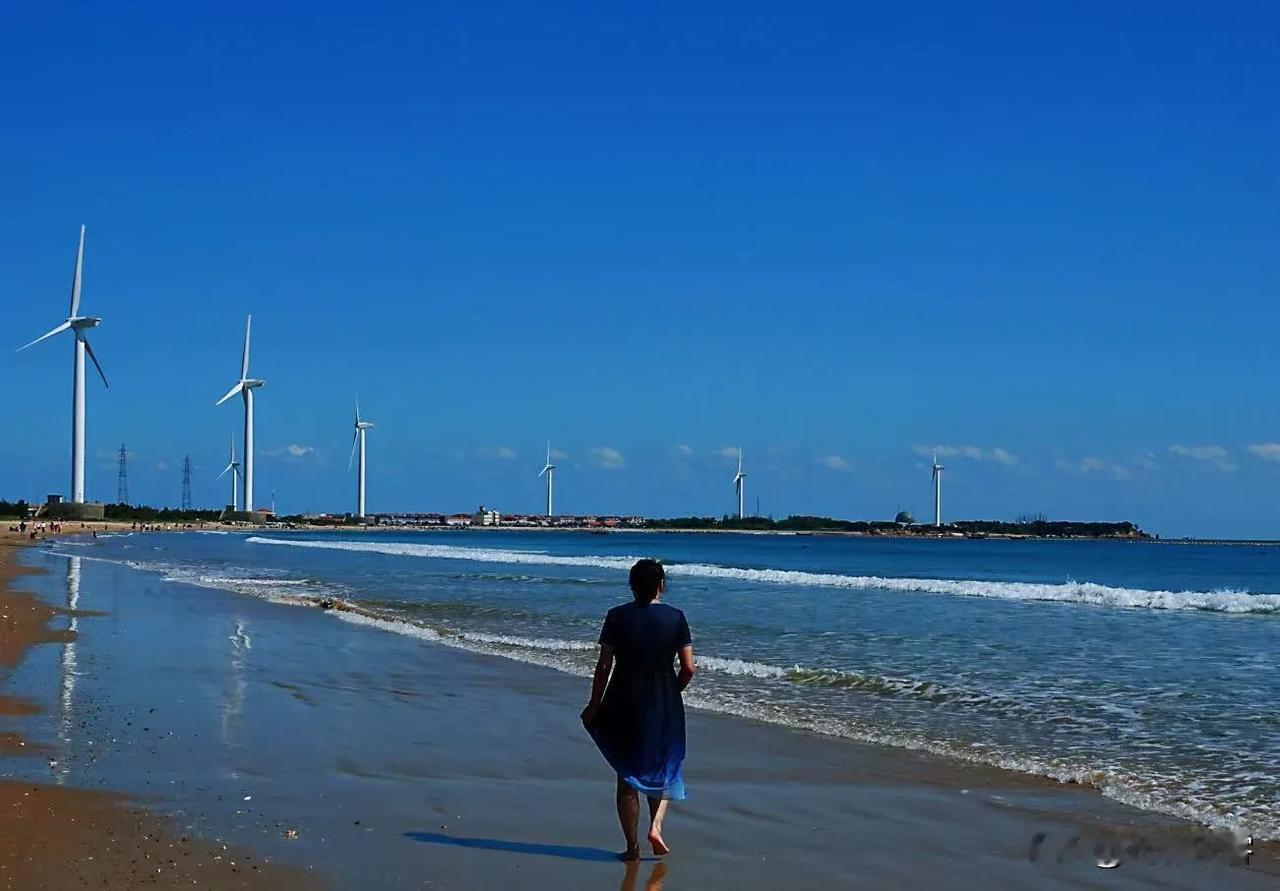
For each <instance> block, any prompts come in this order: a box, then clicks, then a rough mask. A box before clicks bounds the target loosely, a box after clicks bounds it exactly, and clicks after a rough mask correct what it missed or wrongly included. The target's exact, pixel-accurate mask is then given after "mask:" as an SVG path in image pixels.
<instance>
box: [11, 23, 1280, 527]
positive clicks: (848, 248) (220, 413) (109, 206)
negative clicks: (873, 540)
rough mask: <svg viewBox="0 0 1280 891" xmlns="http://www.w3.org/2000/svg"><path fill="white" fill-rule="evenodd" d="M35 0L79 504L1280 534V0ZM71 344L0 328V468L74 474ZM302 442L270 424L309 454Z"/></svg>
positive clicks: (16, 148)
mask: <svg viewBox="0 0 1280 891" xmlns="http://www.w3.org/2000/svg"><path fill="white" fill-rule="evenodd" d="M269 6H272V7H273V8H271V9H264V8H262V7H261V5H260V4H252V5H251V4H238V3H227V4H222V5H220V6H218V7H216V8H214V7H210V8H209V9H207V10H201V9H197V8H195V7H183V8H175V7H173V6H172V5H171V4H158V3H156V4H152V3H137V4H131V5H129V6H128V8H127V9H124V8H120V9H112V8H105V7H101V6H99V7H83V6H81V5H78V4H77V5H71V4H65V3H56V2H55V3H47V4H27V5H26V6H25V7H23V8H21V9H15V10H13V11H11V12H10V13H9V17H8V20H7V22H6V27H5V29H4V30H3V32H2V33H0V100H2V101H0V108H3V115H4V118H3V127H2V128H0V194H3V204H4V213H3V214H0V307H2V308H3V318H4V322H5V324H4V328H3V330H5V331H6V332H8V338H9V340H10V341H11V342H12V345H13V347H15V348H16V347H17V346H19V345H20V344H22V343H24V342H26V341H27V340H29V339H31V338H33V337H35V336H37V335H38V334H40V333H42V332H44V331H45V330H47V329H48V328H50V327H52V326H53V325H54V324H56V323H57V322H59V321H60V320H61V319H62V318H63V316H64V315H65V311H66V306H67V302H66V301H67V296H66V295H67V289H68V282H69V278H70V272H71V264H72V258H73V253H74V244H75V236H76V230H77V227H78V225H79V224H80V223H82V222H83V223H85V224H87V226H88V237H87V247H86V260H85V287H84V310H85V311H86V312H88V313H91V314H95V315H100V316H102V317H103V318H104V323H103V326H102V328H101V329H99V331H97V332H96V336H95V338H94V344H95V347H96V348H97V351H98V354H99V356H100V358H101V359H102V361H103V363H104V365H105V367H106V369H107V372H108V374H109V376H110V378H111V382H112V386H111V389H110V390H109V391H103V389H102V387H101V385H100V384H98V383H91V385H90V390H89V426H88V439H89V454H90V463H89V470H88V489H89V494H90V496H91V497H97V498H107V499H113V498H114V495H115V484H116V478H115V457H114V453H115V450H116V449H118V448H119V445H120V443H121V442H122V441H123V442H126V443H127V444H128V447H129V450H130V452H131V454H132V461H131V465H130V488H131V495H132V497H133V499H134V500H142V501H147V502H152V503H159V502H169V503H174V502H176V501H177V499H178V495H179V489H180V473H179V467H180V465H181V461H182V456H183V455H184V454H185V453H190V454H191V457H192V460H193V462H194V463H195V465H196V475H195V495H196V500H197V501H200V502H205V503H209V504H214V503H219V504H220V503H221V502H222V501H223V500H225V496H224V488H225V487H224V486H223V485H222V483H221V482H214V480H213V477H214V476H215V475H216V473H217V472H218V471H219V470H220V469H221V467H222V465H223V464H224V463H225V457H224V456H225V452H226V442H227V439H228V437H229V435H230V434H231V433H233V432H235V431H238V429H239V411H238V408H237V407H236V406H234V405H230V404H228V405H223V406H221V407H218V408H214V406H213V402H214V400H215V399H217V398H218V396H220V395H221V394H222V393H223V392H225V390H226V389H227V388H228V387H229V386H230V385H231V384H232V383H233V382H234V379H235V377H236V371H237V363H238V360H239V340H240V337H241V333H242V330H243V324H244V316H245V314H246V313H248V312H252V313H253V314H254V335H255V338H254V340H255V350H254V362H253V370H254V373H255V374H256V375H259V376H261V377H264V378H266V379H267V381H268V383H267V386H266V388H265V389H264V390H262V391H260V394H259V399H258V417H259V424H258V442H259V446H260V450H261V451H260V454H259V460H258V489H259V492H258V494H259V498H258V501H259V503H260V504H261V503H265V502H266V500H267V499H268V498H269V493H270V492H271V491H272V490H275V491H276V492H277V493H278V498H279V503H280V507H281V508H282V509H286V510H324V509H349V508H350V507H351V502H353V500H354V494H353V489H354V482H353V479H352V477H351V475H350V474H348V472H347V466H346V465H347V454H348V449H349V445H350V436H351V432H350V423H351V412H352V401H353V399H354V396H355V394H356V393H357V392H358V393H359V394H360V397H361V402H362V405H363V407H364V408H365V410H366V413H367V415H368V416H369V417H370V418H371V419H372V420H374V421H375V422H376V423H377V425H378V426H377V427H376V428H375V429H374V430H373V431H371V433H370V440H369V442H370V481H369V487H370V488H369V507H370V509H371V510H385V509H414V508H418V509H446V510H456V509H471V508H473V507H474V506H475V505H476V504H478V503H481V502H483V503H485V504H487V505H491V506H494V507H498V508H499V509H503V510H507V511H522V510H529V511H533V510H536V509H537V508H538V506H539V504H540V498H541V495H540V493H541V487H540V483H539V481H538V480H537V479H536V477H535V474H536V472H537V470H538V469H539V467H540V466H541V451H542V448H543V442H544V440H545V439H546V437H548V436H550V437H551V438H552V440H553V441H554V444H555V446H556V447H557V449H558V450H560V451H562V452H563V453H564V455H565V457H563V458H561V459H559V463H560V465H561V468H562V469H561V473H560V478H559V480H558V483H559V486H558V488H559V490H560V496H559V498H558V503H559V505H560V506H561V507H562V508H563V510H565V511H569V512H591V511H617V512H628V513H630V512H640V513H652V514H670V513H690V512H696V513H723V512H725V511H727V510H729V508H730V506H731V503H732V484H731V479H732V475H733V468H732V461H731V459H729V458H726V457H724V456H723V455H721V454H720V451H721V450H722V449H724V448H725V447H727V446H737V445H739V444H741V445H742V446H743V447H744V448H745V449H746V452H747V463H748V466H747V470H748V472H749V474H750V478H749V480H748V500H749V502H751V503H752V504H754V501H755V499H756V498H757V497H758V498H759V499H760V507H761V509H762V510H763V511H764V512H766V513H773V514H776V515H784V514H787V513H793V512H795V513H821V514H836V515H841V516H856V517H887V516H891V515H892V514H893V512H894V510H895V509H896V508H898V507H899V506H902V507H906V508H910V509H914V510H915V511H916V512H917V514H921V515H923V514H925V513H926V512H927V509H928V503H929V494H928V490H929V476H928V470H927V463H928V461H927V458H925V457H922V455H921V453H920V451H921V449H922V447H924V448H927V447H931V446H934V445H940V446H943V447H944V448H943V451H944V453H945V454H946V460H945V462H944V463H946V465H947V471H946V474H947V476H946V490H945V492H946V499H945V500H946V508H947V510H946V512H947V514H948V515H949V516H951V517H954V518H959V517H995V518H1008V517H1013V516H1016V515H1018V514H1022V513H1028V512H1042V513H1045V514H1048V515H1050V516H1053V517H1062V518H1080V519H1086V518H1099V519H1124V518H1128V519H1133V520H1135V521H1137V522H1139V523H1141V524H1143V525H1144V526H1146V527H1148V528H1150V529H1153V530H1155V531H1159V532H1162V533H1164V534H1169V535H1174V534H1214V535H1248V536H1262V535H1271V536H1280V525H1278V524H1280V521H1278V520H1277V518H1276V514H1275V512H1274V509H1273V507H1272V506H1271V505H1273V504H1274V503H1275V501H1276V500H1277V498H1278V497H1280V446H1277V445H1275V444H1277V443H1280V407H1278V404H1277V398H1276V394H1275V388H1274V383H1273V381H1274V379H1275V377H1276V372H1277V370H1278V369H1277V365H1278V364H1280V363H1278V361H1277V359H1276V356H1275V337H1276V335H1275V332H1276V331H1277V326H1278V324H1280V309H1278V308H1277V307H1278V305H1280V304H1278V303H1277V300H1276V296H1277V294H1276V290H1277V289H1276V282H1277V280H1278V276H1277V273H1280V261H1278V259H1277V258H1278V257H1280V251H1277V244H1278V239H1277V236H1280V214H1277V210H1276V208H1277V207H1280V201H1278V200H1277V199H1280V184H1278V183H1277V171H1280V168H1278V167H1277V165H1276V163H1275V159H1276V158H1277V157H1280V123H1278V122H1277V118H1276V115H1275V114H1274V95H1273V94H1274V86H1275V84H1276V83H1277V82H1280V70H1277V69H1278V68H1280V62H1278V61H1277V59H1278V58H1280V57H1277V55H1276V54H1275V52H1274V46H1273V41H1272V35H1274V33H1275V31H1276V27H1277V26H1278V25H1280V12H1277V11H1276V10H1275V8H1274V7H1273V6H1270V5H1266V4H1261V3H1257V4H1249V3H1242V4H1234V5H1232V7H1231V8H1230V10H1229V11H1228V10H1226V9H1218V8H1209V7H1205V6H1204V5H1202V4H1181V3H1161V4H1155V3H1150V4H1126V5H1125V6H1124V8H1123V9H1116V8H1115V5H1114V4H1101V3H1098V4H1079V3H1077V4H1054V5H1044V4H1032V5H1028V4H1014V3H1008V4H984V5H982V8H981V9H974V8H971V7H970V5H959V4H951V3H940V4H933V3H917V4H911V5H909V6H902V5H893V4H888V5H886V4H874V5H871V4H850V3H841V4H830V5H810V4H787V5H782V6H779V5H777V4H758V5H757V4H743V3H735V4H719V3H712V4H701V5H698V6H697V7H696V8H690V6H689V5H688V4H674V3H672V4H667V3H657V4H651V5H649V6H648V7H646V8H645V9H644V10H643V11H639V10H636V11H627V10H621V9H605V8H601V6H600V5H598V4H539V5H535V4H510V5H508V4H501V3H498V4H495V3H483V2H481V3H468V4H453V3H450V4H432V3H425V4H423V3H415V4H359V5H357V4H349V3H337V4H335V3H321V4H308V5H305V6H303V5H298V6H295V7H293V8H289V7H288V6H286V5H278V4H270V5H269ZM70 352H71V346H70V343H69V341H68V342H55V343H52V344H50V343H45V344H41V345H40V346H39V348H33V349H32V350H30V351H27V352H24V353H21V354H14V353H13V352H11V351H8V350H0V373H2V374H3V375H4V376H5V379H6V380H7V381H8V382H9V386H8V387H7V388H6V392H5V396H4V399H5V401H6V403H7V405H8V408H7V412H6V414H7V416H8V417H9V418H10V419H11V422H12V423H11V425H10V428H9V435H8V436H6V437H4V438H3V440H2V441H0V493H3V494H4V495H6V496H8V497H14V496H18V495H23V496H27V497H40V496H42V495H43V494H44V493H45V492H49V491H58V492H64V491H65V490H66V489H67V485H68V482H67V479H66V478H67V477H68V475H69V474H68V470H67V457H66V456H67V451H68V448H69V446H68V441H69V400H70V380H69V378H70V367H69V366H70V355H69V354H70ZM291 447H292V448H291Z"/></svg>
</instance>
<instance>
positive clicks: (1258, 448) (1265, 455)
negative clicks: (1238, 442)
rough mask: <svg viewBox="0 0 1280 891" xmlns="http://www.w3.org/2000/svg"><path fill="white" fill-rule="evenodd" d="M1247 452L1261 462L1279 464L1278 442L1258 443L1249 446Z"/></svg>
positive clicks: (1279, 451) (1279, 450)
mask: <svg viewBox="0 0 1280 891" xmlns="http://www.w3.org/2000/svg"><path fill="white" fill-rule="evenodd" d="M1249 451H1251V452H1253V454H1255V455H1256V456H1258V457H1259V458H1261V459H1262V460H1263V461H1277V462H1280V442H1259V443H1255V444H1254V445H1251V446H1249Z"/></svg>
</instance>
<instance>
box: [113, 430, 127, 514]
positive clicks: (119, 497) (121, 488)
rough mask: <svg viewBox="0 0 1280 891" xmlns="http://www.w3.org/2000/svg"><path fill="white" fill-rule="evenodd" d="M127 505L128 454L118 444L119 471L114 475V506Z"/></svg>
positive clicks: (122, 445)
mask: <svg viewBox="0 0 1280 891" xmlns="http://www.w3.org/2000/svg"><path fill="white" fill-rule="evenodd" d="M128 503H129V453H128V452H127V451H125V448H124V443H120V470H119V471H118V472H117V473H116V504H128Z"/></svg>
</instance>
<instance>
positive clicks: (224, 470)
mask: <svg viewBox="0 0 1280 891" xmlns="http://www.w3.org/2000/svg"><path fill="white" fill-rule="evenodd" d="M233 467H235V465H234V464H228V465H227V466H226V467H224V468H222V473H220V474H218V476H217V477H216V479H222V478H223V477H224V476H226V475H227V471H228V470H230V469H231V468H233Z"/></svg>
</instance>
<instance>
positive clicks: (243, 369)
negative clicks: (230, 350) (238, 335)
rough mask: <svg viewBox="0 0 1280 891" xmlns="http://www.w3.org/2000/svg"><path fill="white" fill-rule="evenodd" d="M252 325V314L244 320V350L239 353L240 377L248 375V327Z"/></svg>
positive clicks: (245, 377)
mask: <svg viewBox="0 0 1280 891" xmlns="http://www.w3.org/2000/svg"><path fill="white" fill-rule="evenodd" d="M252 325H253V316H252V315H250V316H249V317H248V318H246V319H245V320H244V352H243V353H241V354H240V379H241V380H246V379H248V377H249V328H250V327H251V326H252Z"/></svg>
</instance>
